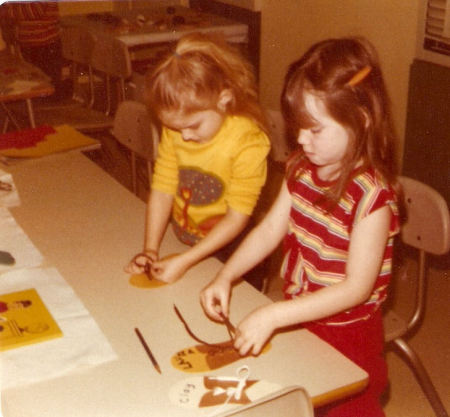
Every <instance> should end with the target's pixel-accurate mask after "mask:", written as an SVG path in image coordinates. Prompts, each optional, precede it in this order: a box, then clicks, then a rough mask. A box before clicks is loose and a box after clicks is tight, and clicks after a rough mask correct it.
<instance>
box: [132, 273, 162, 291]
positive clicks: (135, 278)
mask: <svg viewBox="0 0 450 417" xmlns="http://www.w3.org/2000/svg"><path fill="white" fill-rule="evenodd" d="M128 282H129V283H130V284H131V285H132V286H133V287H137V288H158V287H162V286H163V285H166V284H167V282H164V281H160V280H158V279H155V278H151V279H150V278H149V277H148V275H147V274H145V273H142V274H135V275H131V277H130V279H129V281H128Z"/></svg>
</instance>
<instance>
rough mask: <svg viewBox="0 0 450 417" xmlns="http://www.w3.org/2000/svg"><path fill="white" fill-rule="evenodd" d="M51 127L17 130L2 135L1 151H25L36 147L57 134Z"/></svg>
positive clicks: (0, 136) (0, 141) (0, 140)
mask: <svg viewBox="0 0 450 417" xmlns="http://www.w3.org/2000/svg"><path fill="white" fill-rule="evenodd" d="M55 132H56V131H55V129H54V128H53V127H51V126H47V125H43V126H38V127H35V128H32V129H31V128H30V129H23V130H17V131H14V132H8V133H4V134H2V135H0V149H1V150H2V151H3V150H5V149H12V148H14V149H24V148H30V147H33V146H36V145H37V144H38V143H39V142H42V141H43V140H44V139H45V137H46V136H47V135H50V134H53V133H55Z"/></svg>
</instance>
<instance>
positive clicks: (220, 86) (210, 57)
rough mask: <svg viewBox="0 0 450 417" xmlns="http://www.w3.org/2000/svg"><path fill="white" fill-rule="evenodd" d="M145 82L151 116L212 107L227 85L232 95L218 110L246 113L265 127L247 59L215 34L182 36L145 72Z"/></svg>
mask: <svg viewBox="0 0 450 417" xmlns="http://www.w3.org/2000/svg"><path fill="white" fill-rule="evenodd" d="M146 87H147V88H146V89H147V91H146V97H147V102H148V105H149V106H150V109H151V110H152V111H153V112H154V113H155V114H156V116H159V115H160V114H161V113H162V112H164V111H181V112H184V113H191V112H195V111H202V110H209V109H217V103H218V100H219V96H220V94H221V92H222V91H224V90H229V91H230V92H231V95H232V99H231V100H230V102H228V104H227V106H226V108H225V109H223V111H224V112H225V113H226V114H230V115H242V116H246V117H249V118H250V119H252V120H254V121H255V122H256V123H257V124H258V125H259V126H260V127H261V128H262V129H264V130H266V122H265V117H264V115H263V111H262V110H261V107H260V105H259V101H258V90H257V84H256V79H255V76H254V73H253V69H252V67H251V65H250V64H249V63H248V62H247V61H246V60H245V59H244V58H243V57H242V55H241V54H240V53H239V52H238V51H237V50H236V49H234V48H233V47H232V46H230V45H229V44H228V43H227V42H226V41H225V40H224V38H222V37H219V36H217V35H213V34H202V33H191V34H188V35H185V36H183V37H182V38H181V39H180V40H179V41H178V43H177V44H176V46H175V49H174V51H173V52H171V53H170V54H169V55H167V56H166V57H165V59H163V60H162V62H160V63H159V65H157V67H156V68H155V69H154V70H153V71H152V72H151V73H150V74H149V75H148V77H147V80H146ZM221 110H222V109H221Z"/></svg>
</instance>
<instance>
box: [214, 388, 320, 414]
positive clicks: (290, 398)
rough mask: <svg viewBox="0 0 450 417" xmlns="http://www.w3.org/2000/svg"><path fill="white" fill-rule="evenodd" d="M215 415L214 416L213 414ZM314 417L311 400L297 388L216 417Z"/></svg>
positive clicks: (303, 391) (274, 394)
mask: <svg viewBox="0 0 450 417" xmlns="http://www.w3.org/2000/svg"><path fill="white" fill-rule="evenodd" d="M215 415H216V414H215ZM231 416H235V417H261V416H264V417H278V416H283V417H314V412H313V407H312V403H311V400H310V398H309V396H308V394H307V393H306V391H305V390H304V389H303V388H301V387H299V386H291V387H287V388H283V389H281V390H280V391H277V392H274V393H273V394H269V395H267V396H265V397H263V398H260V399H259V400H257V401H254V402H252V403H250V404H247V405H243V406H241V407H237V408H235V409H233V410H231V411H228V412H223V413H221V414H217V415H216V417H231Z"/></svg>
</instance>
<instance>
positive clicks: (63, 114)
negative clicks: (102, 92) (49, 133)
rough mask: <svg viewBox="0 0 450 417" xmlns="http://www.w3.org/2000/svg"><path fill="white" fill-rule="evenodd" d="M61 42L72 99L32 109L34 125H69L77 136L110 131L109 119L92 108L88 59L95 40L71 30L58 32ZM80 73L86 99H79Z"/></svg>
mask: <svg viewBox="0 0 450 417" xmlns="http://www.w3.org/2000/svg"><path fill="white" fill-rule="evenodd" d="M61 41H62V51H63V56H64V58H65V59H66V60H67V61H69V62H70V64H71V73H72V82H73V90H74V95H73V97H72V99H70V100H69V101H63V102H57V103H51V104H46V103H43V104H41V105H39V106H36V109H35V119H36V125H43V124H47V125H53V126H56V125H61V124H69V125H70V126H72V127H74V128H75V129H77V130H79V131H81V132H95V131H101V130H105V129H109V128H111V127H112V125H113V118H112V117H110V116H109V115H108V114H105V113H104V112H102V111H99V110H96V109H94V108H93V105H94V100H95V92H94V73H93V66H92V59H93V54H94V52H95V50H96V44H97V39H96V38H95V37H94V35H92V34H91V33H90V32H89V31H86V30H84V29H82V28H79V27H75V26H74V27H67V28H65V29H64V30H63V31H62V34H61ZM80 70H81V71H86V72H87V81H88V91H87V92H85V94H84V95H85V96H86V97H82V96H81V95H80V92H81V91H82V86H81V85H80V83H79V79H80ZM77 93H78V94H77Z"/></svg>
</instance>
